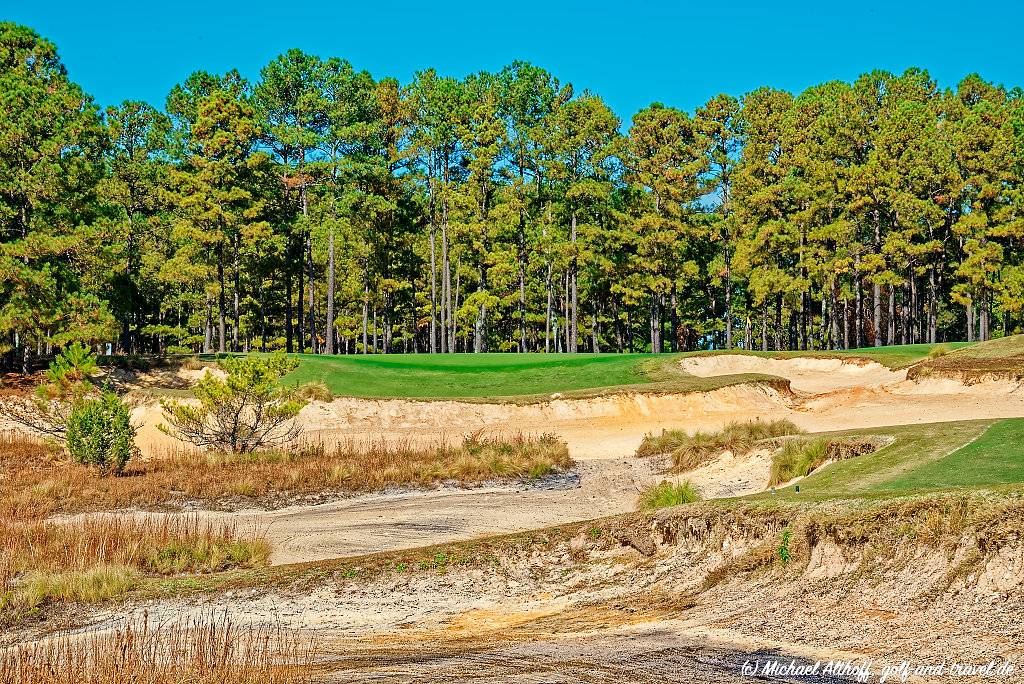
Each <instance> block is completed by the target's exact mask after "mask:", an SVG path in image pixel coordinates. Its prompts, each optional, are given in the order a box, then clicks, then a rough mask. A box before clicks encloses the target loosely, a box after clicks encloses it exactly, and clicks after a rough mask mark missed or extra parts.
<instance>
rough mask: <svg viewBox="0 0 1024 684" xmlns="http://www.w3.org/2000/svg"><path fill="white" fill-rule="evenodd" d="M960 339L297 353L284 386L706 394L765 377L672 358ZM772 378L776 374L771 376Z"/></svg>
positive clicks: (872, 352)
mask: <svg viewBox="0 0 1024 684" xmlns="http://www.w3.org/2000/svg"><path fill="white" fill-rule="evenodd" d="M963 346H965V343H960V342H954V343H950V344H944V345H931V344H910V345H899V346H892V347H865V348H863V349H850V350H846V351H816V352H801V351H792V352H789V351H779V352H776V351H771V352H759V351H743V350H732V351H722V350H719V351H711V352H707V351H704V352H684V353H679V354H379V355H367V356H363V355H358V354H356V355H340V356H322V355H318V354H298V355H297V356H298V358H299V367H298V368H297V369H296V370H295V371H293V372H292V373H290V374H289V375H288V376H287V377H286V378H285V383H286V384H288V385H305V384H307V383H323V385H325V386H326V387H327V389H328V390H329V391H330V392H331V393H332V394H333V395H335V396H346V397H359V398H364V399H469V400H474V399H475V400H480V399H505V400H515V399H526V400H537V399H547V398H550V397H551V395H552V394H562V395H565V396H571V397H586V396H595V395H601V394H607V393H614V392H624V391H638V392H651V393H658V392H706V391H711V390H714V389H718V388H720V387H725V386H727V385H734V384H739V383H743V382H767V381H772V380H773V378H772V377H771V376H767V375H758V374H751V373H745V374H737V375H727V376H719V377H710V378H700V377H697V376H694V375H690V374H689V373H685V372H684V371H682V369H680V368H679V359H681V358H684V357H687V356H695V355H703V354H752V355H757V356H768V357H771V358H781V359H789V358H843V359H851V360H853V359H866V360H870V361H877V362H878V363H881V364H883V365H885V366H888V367H890V368H903V367H906V366H909V365H911V364H914V363H917V362H919V361H921V360H923V359H926V358H928V356H929V354H930V353H932V351H933V350H934V349H936V347H939V348H942V349H944V350H953V349H959V348H960V347H963ZM775 380H777V379H775Z"/></svg>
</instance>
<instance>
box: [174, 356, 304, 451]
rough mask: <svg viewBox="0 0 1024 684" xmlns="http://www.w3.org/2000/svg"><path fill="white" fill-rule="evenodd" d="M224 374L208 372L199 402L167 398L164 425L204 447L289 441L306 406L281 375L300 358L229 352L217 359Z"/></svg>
mask: <svg viewBox="0 0 1024 684" xmlns="http://www.w3.org/2000/svg"><path fill="white" fill-rule="evenodd" d="M217 365H218V366H219V367H220V369H221V370H222V371H224V372H225V373H226V377H225V378H224V379H220V378H218V377H217V376H216V375H214V374H212V373H209V372H207V373H206V374H205V375H204V376H203V378H202V379H201V380H200V381H199V382H198V383H197V384H196V386H195V387H194V388H193V394H194V395H195V398H196V400H197V401H198V405H194V404H185V403H180V402H176V401H170V400H164V401H162V402H161V406H162V407H163V410H164V414H165V417H166V419H167V424H165V425H161V426H160V429H161V430H163V431H164V432H166V433H167V434H170V435H172V436H174V437H178V438H179V439H183V440H185V441H187V442H190V443H192V444H194V445H196V446H198V447H201V448H210V449H214V450H217V451H226V452H230V453H234V454H247V453H251V452H253V451H256V450H258V449H262V448H268V447H279V446H288V445H290V444H291V443H292V442H293V441H294V439H295V438H296V437H297V436H298V434H299V427H298V425H297V424H296V423H295V420H294V419H295V417H296V416H298V414H299V411H300V410H302V407H303V406H305V405H306V403H307V402H306V400H305V399H301V398H299V397H297V396H296V394H295V392H294V390H291V389H288V388H286V387H284V386H282V385H281V384H280V380H281V379H282V378H283V377H284V376H285V375H286V374H287V373H289V372H290V371H292V370H294V369H295V367H296V366H297V365H298V362H297V361H296V360H295V359H293V358H289V357H286V356H284V355H283V354H276V355H271V356H266V357H263V356H245V357H227V358H224V359H221V360H220V361H218V362H217Z"/></svg>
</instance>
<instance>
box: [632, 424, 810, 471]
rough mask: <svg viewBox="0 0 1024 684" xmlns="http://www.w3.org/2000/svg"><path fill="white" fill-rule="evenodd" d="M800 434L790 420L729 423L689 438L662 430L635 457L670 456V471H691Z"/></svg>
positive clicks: (680, 431) (641, 444)
mask: <svg viewBox="0 0 1024 684" xmlns="http://www.w3.org/2000/svg"><path fill="white" fill-rule="evenodd" d="M801 432H802V430H800V428H798V427H797V426H796V425H794V424H793V423H792V422H791V421H789V420H785V419H783V420H767V421H760V420H756V421H752V422H748V423H740V422H732V423H729V424H728V425H726V426H725V427H723V428H722V429H721V430H719V431H718V432H701V431H697V432H695V433H694V434H692V435H691V434H688V433H687V432H686V431H684V430H663V431H662V433H661V434H660V435H646V436H644V439H643V441H642V442H641V443H640V446H639V447H637V450H636V455H637V457H647V456H669V458H670V459H671V470H673V471H675V472H686V471H689V470H694V469H696V468H699V467H700V466H702V465H704V464H705V463H707V462H708V461H710V460H712V459H714V458H715V457H717V456H719V455H720V454H722V453H723V452H725V451H731V452H732V453H733V454H736V455H739V454H744V453H747V452H749V451H751V450H752V449H754V448H755V447H756V446H757V444H758V442H762V441H764V440H766V439H773V438H776V437H782V436H784V435H795V434H799V433H801Z"/></svg>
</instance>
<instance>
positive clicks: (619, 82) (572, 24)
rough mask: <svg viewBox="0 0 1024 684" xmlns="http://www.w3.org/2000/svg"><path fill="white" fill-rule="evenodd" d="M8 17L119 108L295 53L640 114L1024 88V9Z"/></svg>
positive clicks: (692, 7)
mask: <svg viewBox="0 0 1024 684" xmlns="http://www.w3.org/2000/svg"><path fill="white" fill-rule="evenodd" d="M0 5H6V6H5V7H3V10H2V12H0V18H2V19H4V20H11V21H17V22H20V23H24V24H27V25H29V26H31V27H33V28H34V29H36V30H37V31H38V32H40V33H41V34H42V35H44V36H46V37H47V38H49V39H50V40H53V41H54V42H56V43H57V46H58V48H59V49H60V52H61V54H62V56H63V58H64V61H65V63H66V64H67V67H68V69H69V71H70V73H71V76H72V78H74V79H75V80H77V81H78V82H79V83H81V84H82V85H83V87H84V88H85V89H86V91H88V92H89V93H91V94H92V95H93V96H94V97H95V98H96V100H97V101H98V102H99V103H100V104H103V105H107V104H115V103H117V102H120V101H121V100H124V99H142V100H146V101H149V102H151V103H153V104H155V105H158V106H162V105H163V102H164V98H165V96H166V94H167V92H168V91H169V90H170V88H171V86H173V85H174V84H175V83H178V82H180V81H181V80H183V79H184V78H185V77H186V76H187V75H188V74H189V73H191V72H192V71H194V70H197V69H205V70H208V71H215V72H222V71H225V70H227V69H229V68H232V67H234V68H237V69H238V70H239V71H241V72H242V74H243V75H245V76H247V77H249V78H253V79H255V78H256V77H257V76H258V75H259V70H260V67H262V66H263V65H264V64H265V63H267V62H268V61H270V60H271V59H272V58H273V57H274V56H276V55H277V54H279V53H281V52H283V51H284V50H286V49H288V48H290V47H299V48H301V49H303V50H305V51H307V52H311V53H314V54H318V55H320V56H323V57H328V56H338V57H344V58H346V59H348V60H349V61H350V62H352V63H353V65H355V66H356V67H357V68H362V69H367V70H369V71H370V72H371V73H372V74H373V75H374V76H377V77H380V76H395V77H397V78H398V79H400V80H401V81H402V82H403V83H407V82H408V81H409V80H410V79H411V77H412V75H413V74H414V73H415V72H416V71H417V70H420V69H423V68H427V67H434V68H436V69H437V70H438V71H439V72H441V73H444V74H449V75H454V76H462V75H465V74H466V73H470V72H473V71H478V70H496V69H499V68H500V67H501V66H502V65H504V64H507V63H508V62H511V61H512V60H514V59H525V60H528V61H531V62H533V63H535V64H537V65H539V66H543V67H545V68H547V69H548V70H549V71H551V72H552V73H554V74H555V75H556V76H557V77H558V78H559V79H561V80H562V81H563V82H566V81H570V82H572V83H573V84H574V85H575V86H576V87H577V89H578V90H582V89H584V88H588V89H590V90H592V91H594V92H596V93H598V94H600V95H601V96H603V97H604V98H605V100H606V101H607V102H608V103H609V104H610V105H611V106H612V108H613V109H614V110H615V111H616V112H617V113H618V114H619V116H621V117H623V118H624V119H627V120H628V118H629V117H631V116H632V115H633V113H634V112H636V110H638V109H640V108H641V107H644V106H645V105H647V104H649V103H651V102H653V101H661V102H664V103H666V104H669V105H673V106H677V107H681V108H684V109H687V110H693V109H694V108H695V107H696V106H698V105H700V104H701V103H702V102H704V101H705V100H707V99H708V98H709V97H711V96H713V95H715V94H717V93H719V92H727V93H732V94H735V95H740V94H742V93H744V92H747V91H749V90H752V89H753V88H756V87H759V86H762V85H771V86H775V87H780V88H786V89H789V90H792V91H799V90H801V89H803V88H805V87H806V86H808V85H812V84H815V83H820V82H822V81H826V80H831V79H843V80H851V79H853V78H855V77H856V76H857V75H858V74H860V73H863V72H865V71H868V70H870V69H873V68H882V69H888V70H890V71H896V72H900V71H902V70H904V69H905V68H907V67H910V66H920V67H923V68H926V69H928V71H929V72H930V73H931V74H932V75H933V76H934V77H935V78H937V79H938V80H939V83H940V84H941V85H943V86H952V85H955V84H956V82H957V81H958V80H959V79H960V78H962V77H963V76H964V75H966V74H968V73H971V72H979V73H980V74H981V75H982V76H984V77H985V78H987V79H989V80H991V81H995V82H997V83H1003V84H1005V85H1007V86H1014V85H1019V84H1022V83H1024V49H1022V47H1024V46H1022V44H1021V26H1022V25H1024V3H1017V2H1006V1H1003V0H993V1H991V2H987V3H966V2H963V3H962V2H953V1H951V0H933V1H931V2H918V1H913V2H901V1H900V0H890V1H889V2H878V1H876V0H864V1H861V2H856V1H854V2H832V1H830V0H819V1H818V2H789V3H781V2H780V3H771V2H767V1H765V2H748V1H746V0H734V1H733V2H723V1H722V0H717V1H716V0H703V1H701V2H642V1H634V2H629V1H625V2H623V1H620V2H604V1H602V0H592V1H591V2H576V1H573V2H556V1H554V0H548V2H523V1H522V0H518V1H516V2H506V3H500V2H493V1H492V2H488V1H487V0H483V1H481V0H476V2H450V3H442V2H436V1H435V2H431V0H420V1H419V2H407V1H406V0H400V1H393V0H366V1H364V2H338V1H336V2H331V1H328V0H318V1H308V0H307V1H303V0H275V1H273V2H266V1H264V0H250V2H237V1H236V0H205V1H204V2H196V1H195V0H181V1H180V2H167V1H159V0H136V1H135V2H124V1H123V0H107V1H105V2H71V1H69V0H56V1H53V0H51V1H50V2H19V3H17V4H15V3H14V0H2V2H0Z"/></svg>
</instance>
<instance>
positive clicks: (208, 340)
mask: <svg viewBox="0 0 1024 684" xmlns="http://www.w3.org/2000/svg"><path fill="white" fill-rule="evenodd" d="M15 346H17V345H15ZM212 351H213V299H212V298H211V297H210V293H209V292H207V293H206V331H205V333H204V335H203V353H204V354H209V353H210V352H212Z"/></svg>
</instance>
